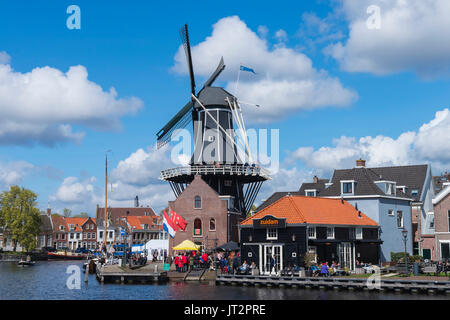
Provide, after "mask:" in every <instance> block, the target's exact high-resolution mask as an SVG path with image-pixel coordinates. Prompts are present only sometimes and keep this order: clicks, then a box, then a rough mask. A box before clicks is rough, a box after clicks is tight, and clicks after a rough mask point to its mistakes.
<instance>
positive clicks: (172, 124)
mask: <svg viewBox="0 0 450 320" xmlns="http://www.w3.org/2000/svg"><path fill="white" fill-rule="evenodd" d="M193 105H194V104H193V103H192V101H189V102H188V103H187V104H186V105H185V106H184V107H183V109H181V110H180V111H178V113H177V114H176V115H175V116H174V117H173V118H172V119H171V120H170V121H169V122H168V123H167V124H166V125H165V126H164V127H163V128H162V129H161V130H159V131H158V133H157V134H156V136H157V137H158V138H157V148H158V149H159V148H161V147H162V146H164V145H165V144H167V143H168V142H169V140H170V138H171V137H172V133H173V132H174V131H175V130H176V129H183V128H185V127H186V126H187V125H188V124H189V123H190V122H191V121H192V114H191V112H190V111H191V110H192V109H193Z"/></svg>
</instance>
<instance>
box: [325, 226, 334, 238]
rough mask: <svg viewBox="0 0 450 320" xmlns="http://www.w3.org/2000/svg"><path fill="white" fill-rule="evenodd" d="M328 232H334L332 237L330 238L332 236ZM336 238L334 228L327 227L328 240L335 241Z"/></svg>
mask: <svg viewBox="0 0 450 320" xmlns="http://www.w3.org/2000/svg"><path fill="white" fill-rule="evenodd" d="M328 230H333V235H332V236H330V235H329V234H328ZM334 237H335V234H334V227H327V239H334Z"/></svg>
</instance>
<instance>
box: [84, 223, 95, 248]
mask: <svg viewBox="0 0 450 320" xmlns="http://www.w3.org/2000/svg"><path fill="white" fill-rule="evenodd" d="M81 233H82V239H83V241H82V243H81V247H82V248H85V249H89V250H95V249H96V248H97V223H96V222H95V219H94V218H91V217H89V218H85V221H84V222H83V223H82V224H81Z"/></svg>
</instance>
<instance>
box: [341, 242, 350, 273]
mask: <svg viewBox="0 0 450 320" xmlns="http://www.w3.org/2000/svg"><path fill="white" fill-rule="evenodd" d="M339 251H340V252H339V260H340V261H339V262H340V264H341V266H342V267H344V268H349V269H350V270H352V269H353V248H352V244H351V243H350V242H343V243H342V244H341V245H340V250H339Z"/></svg>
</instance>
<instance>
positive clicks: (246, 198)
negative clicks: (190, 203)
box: [156, 25, 270, 217]
mask: <svg viewBox="0 0 450 320" xmlns="http://www.w3.org/2000/svg"><path fill="white" fill-rule="evenodd" d="M180 35H181V39H182V43H183V47H184V50H185V54H186V59H187V66H188V70H189V78H190V89H191V90H190V94H191V99H190V101H188V102H187V103H186V105H185V106H184V107H183V108H182V109H181V110H180V111H179V112H178V113H177V114H176V115H175V116H174V117H173V118H172V119H171V120H170V121H169V122H168V123H167V124H166V125H165V126H164V127H163V128H162V129H161V130H160V131H158V133H157V134H156V135H157V146H158V148H161V147H162V146H164V145H165V144H167V143H168V142H169V141H170V139H171V138H172V137H173V135H175V134H176V133H177V131H176V130H177V129H182V128H186V127H187V126H188V125H190V124H191V123H192V125H193V133H194V153H193V155H192V158H191V160H190V164H189V165H188V166H183V167H178V168H172V169H167V170H163V171H161V177H160V179H162V180H165V181H168V182H169V183H170V186H171V187H172V190H173V192H174V194H175V196H176V197H178V196H179V195H180V193H181V192H183V190H184V189H185V188H186V187H187V186H188V185H189V184H190V183H191V182H192V180H193V179H194V176H195V175H200V176H202V179H203V180H204V181H205V182H206V183H207V184H208V185H209V186H210V187H211V188H213V189H214V190H215V191H216V192H217V193H218V194H219V195H220V196H228V197H229V199H230V200H229V204H230V205H229V207H230V208H229V209H230V211H232V212H235V213H238V214H241V215H242V216H244V217H245V215H246V214H247V212H249V210H250V209H251V207H252V205H253V203H254V201H255V199H256V196H257V195H258V192H259V190H260V188H261V185H262V183H263V182H264V181H266V180H268V179H270V176H269V172H268V171H267V170H265V169H264V168H260V167H259V165H257V164H256V163H253V157H252V155H251V151H250V148H249V143H248V138H247V135H246V131H245V124H244V119H243V117H242V112H241V109H240V105H239V102H238V101H237V99H236V97H234V96H233V95H232V94H231V93H229V92H227V91H226V90H224V89H223V88H221V87H215V86H213V83H214V81H215V80H216V79H217V77H218V76H219V75H220V73H221V72H222V71H223V70H224V69H225V64H224V60H223V58H221V59H220V62H219V65H218V66H217V68H216V70H215V71H214V72H213V73H212V75H211V76H210V77H209V79H208V80H207V81H206V82H205V84H204V85H203V87H202V89H201V90H200V91H198V92H196V84H195V76H194V69H193V65H192V56H191V48H190V42H189V33H188V27H187V25H184V26H183V27H182V28H181V29H180ZM234 122H235V123H236V124H237V126H238V129H239V132H240V136H236V135H235V131H234ZM244 159H248V162H247V161H244Z"/></svg>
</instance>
